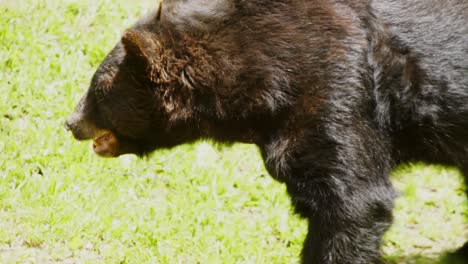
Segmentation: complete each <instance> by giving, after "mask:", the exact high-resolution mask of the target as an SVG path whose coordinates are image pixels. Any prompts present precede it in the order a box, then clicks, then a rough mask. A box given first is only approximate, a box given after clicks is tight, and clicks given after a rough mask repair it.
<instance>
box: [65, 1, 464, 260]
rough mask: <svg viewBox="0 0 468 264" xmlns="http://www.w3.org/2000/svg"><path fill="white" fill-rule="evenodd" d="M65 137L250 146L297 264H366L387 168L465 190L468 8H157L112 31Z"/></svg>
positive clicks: (373, 254) (98, 143)
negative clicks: (293, 241)
mask: <svg viewBox="0 0 468 264" xmlns="http://www.w3.org/2000/svg"><path fill="white" fill-rule="evenodd" d="M65 126H66V127H67V128H68V129H69V130H71V131H72V132H73V135H74V137H75V138H77V139H79V140H88V139H93V142H94V144H93V148H94V151H95V152H96V153H97V154H98V155H100V156H108V157H115V156H118V155H121V154H125V153H134V154H137V155H145V154H148V153H150V152H152V151H154V150H156V149H160V148H170V147H172V146H175V145H178V144H182V143H186V142H193V141H195V140H197V139H200V138H211V139H214V140H217V141H219V142H236V141H239V142H247V143H252V144H256V145H257V146H258V147H259V148H260V150H261V153H262V156H263V159H264V162H265V166H266V168H267V170H268V171H269V173H270V174H271V175H272V176H273V177H274V178H275V179H276V180H278V181H280V182H283V183H285V184H286V186H287V191H288V193H289V195H290V196H291V200H292V205H293V206H294V208H295V211H296V212H297V213H298V214H299V215H301V216H302V217H304V218H306V219H307V220H308V221H309V233H308V235H307V238H306V240H305V242H304V247H303V251H302V262H303V263H316V264H332V263H334V264H369V263H380V262H381V261H382V260H381V258H380V257H381V256H380V254H379V247H380V244H381V237H382V235H383V234H384V232H385V231H386V230H387V229H388V227H389V226H390V224H391V222H392V208H393V200H394V197H395V192H394V189H393V188H392V185H391V183H390V181H389V173H390V171H391V170H392V168H394V167H395V166H396V165H398V164H401V163H404V162H412V161H422V162H427V163H437V164H444V165H451V166H456V167H458V168H459V169H460V170H461V172H462V173H463V174H464V176H465V178H466V177H467V176H468V2H467V1H466V0H451V1H442V0H414V1H406V0H347V1H344V0H218V1H212V0H179V1H177V0H172V1H165V2H164V3H163V4H162V5H161V6H160V7H159V9H158V10H157V11H156V12H154V13H152V14H151V15H149V16H147V17H145V18H143V19H141V20H140V21H139V22H138V23H137V24H135V25H134V26H133V27H131V28H130V29H128V30H127V31H125V33H124V34H123V36H122V39H121V41H120V42H119V43H118V44H117V45H116V46H115V48H114V49H113V50H112V51H111V52H110V54H109V55H108V56H107V57H106V58H105V60H104V61H103V63H102V64H101V65H100V67H99V68H98V70H97V71H96V73H95V75H94V77H93V79H92V81H91V86H90V88H89V90H88V92H87V93H86V94H85V96H84V97H83V99H82V100H81V101H80V103H79V105H78V106H77V107H76V110H75V112H74V113H73V114H72V115H71V116H70V118H69V119H68V120H67V122H66V124H65ZM467 251H468V245H467V244H466V245H465V246H463V248H461V249H460V250H459V251H458V256H459V257H460V258H461V259H462V261H463V260H464V259H468V258H467V255H468V254H467ZM464 263H468V260H467V262H464Z"/></svg>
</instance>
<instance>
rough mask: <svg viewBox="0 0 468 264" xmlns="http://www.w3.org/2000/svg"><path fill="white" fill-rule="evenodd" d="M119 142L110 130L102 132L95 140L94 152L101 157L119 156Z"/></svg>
mask: <svg viewBox="0 0 468 264" xmlns="http://www.w3.org/2000/svg"><path fill="white" fill-rule="evenodd" d="M118 148H119V141H118V140H117V137H116V136H115V135H114V133H112V132H111V131H109V130H103V131H100V133H99V134H98V136H96V137H95V138H93V151H94V152H95V153H96V154H97V155H99V156H101V157H116V156H118Z"/></svg>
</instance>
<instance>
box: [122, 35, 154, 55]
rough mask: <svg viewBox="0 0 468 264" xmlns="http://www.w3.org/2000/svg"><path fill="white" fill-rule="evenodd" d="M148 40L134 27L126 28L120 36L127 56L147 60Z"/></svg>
mask: <svg viewBox="0 0 468 264" xmlns="http://www.w3.org/2000/svg"><path fill="white" fill-rule="evenodd" d="M147 42H148V41H147V40H146V39H145V36H144V34H143V33H142V32H139V31H137V30H134V29H129V30H127V31H126V32H125V33H124V34H123V36H122V44H123V46H124V48H125V51H126V53H127V56H131V57H133V58H137V59H140V60H144V61H145V62H146V61H148V59H149V58H148V55H149V54H148V53H147V48H148V47H147V46H148V43H147Z"/></svg>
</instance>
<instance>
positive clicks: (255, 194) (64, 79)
mask: <svg viewBox="0 0 468 264" xmlns="http://www.w3.org/2000/svg"><path fill="white" fill-rule="evenodd" d="M154 2H156V1H150V0H145V1H138V2H135V1H130V0H122V1H110V0H100V1H90V0H88V1H78V0H66V1H58V0H56V1H52V0H39V1H32V0H25V1H14V0H10V1H0V18H1V21H2V23H0V263H171V264H172V263H297V262H298V255H299V252H300V248H301V243H302V239H303V237H304V234H305V231H306V225H305V222H303V221H302V220H299V219H298V218H297V217H296V216H294V215H292V213H291V208H290V206H289V201H288V198H287V196H286V194H285V190H284V186H283V185H281V184H278V183H276V182H274V181H273V180H272V179H271V178H270V177H269V176H268V174H267V173H266V172H265V170H264V168H263V165H262V162H261V160H260V157H259V155H258V151H257V149H256V148H254V147H253V146H248V145H235V146H233V147H228V146H216V145H212V144H210V143H206V142H201V143H197V144H195V145H186V146H181V147H178V148H176V149H174V150H170V151H160V152H157V153H155V154H154V155H153V156H151V157H150V158H148V159H143V160H139V159H136V158H135V157H133V156H124V157H121V158H118V159H99V158H97V157H96V156H95V155H94V154H93V153H92V152H91V151H90V147H89V145H88V144H86V143H80V142H76V141H74V140H73V139H72V138H71V136H70V135H69V134H68V133H66V131H65V130H64V129H63V125H62V124H63V122H64V120H65V118H66V116H67V115H68V114H69V113H70V112H71V111H72V109H73V106H74V105H75V104H76V103H77V101H78V99H79V97H80V96H81V94H82V93H83V92H84V91H85V89H86V88H87V84H88V82H89V79H90V77H91V75H92V73H93V71H94V69H95V68H96V67H97V65H98V64H99V62H100V61H101V60H102V58H103V57H104V56H105V54H106V53H107V52H108V51H109V49H110V48H111V47H112V46H113V45H114V44H115V43H116V41H118V39H119V36H120V34H121V32H122V31H123V29H124V28H126V27H127V26H129V25H131V24H132V23H133V22H134V21H135V20H136V18H137V17H138V16H140V15H141V14H143V13H145V12H147V11H148V10H149V9H150V8H151V7H152V5H155V3H154ZM394 179H395V185H396V186H397V187H398V189H399V190H401V192H402V197H401V198H400V199H399V200H398V203H397V208H396V211H395V215H396V223H395V226H394V227H393V228H392V230H391V231H390V232H389V233H388V234H387V236H386V240H385V247H384V252H385V253H386V255H388V256H389V259H392V260H395V261H396V263H416V262H415V261H416V260H417V259H421V262H420V263H433V262H430V261H434V260H433V259H434V258H437V257H438V256H439V255H440V254H442V253H444V252H445V251H447V250H453V249H455V248H456V247H458V246H460V245H461V244H462V243H463V241H464V240H465V239H466V238H467V227H466V225H465V217H466V212H467V208H466V201H465V200H464V199H465V198H464V196H463V192H464V190H463V189H462V184H461V178H460V177H459V175H458V173H457V172H456V171H454V170H448V169H443V168H439V167H423V166H417V167H415V168H409V169H402V170H400V171H399V172H398V173H397V175H396V177H395V178H394ZM418 256H422V257H421V258H419V257H418ZM424 259H426V260H424ZM428 261H429V262H428Z"/></svg>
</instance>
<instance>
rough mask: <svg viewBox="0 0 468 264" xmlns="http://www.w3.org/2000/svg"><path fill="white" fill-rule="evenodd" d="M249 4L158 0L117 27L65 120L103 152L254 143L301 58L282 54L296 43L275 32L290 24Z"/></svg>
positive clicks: (263, 134) (289, 91) (277, 110)
mask: <svg viewBox="0 0 468 264" xmlns="http://www.w3.org/2000/svg"><path fill="white" fill-rule="evenodd" d="M235 3H239V6H237V5H235ZM248 5H250V4H249V2H243V1H242V2H237V1H211V0H193V1H165V6H164V8H163V7H162V6H160V8H159V9H158V11H157V12H155V13H154V14H152V15H150V16H148V17H146V18H144V19H142V20H140V21H139V22H138V23H137V24H136V25H134V26H133V27H131V28H130V29H128V30H127V31H126V32H125V33H124V34H123V36H122V38H121V40H120V41H119V43H118V44H117V45H116V46H115V47H114V49H113V50H112V51H111V52H110V53H109V55H108V56H107V57H106V58H105V59H104V61H103V62H102V64H101V65H100V66H99V68H98V70H97V71H96V73H95V74H94V76H93V78H92V81H91V85H90V87H89V89H88V91H87V92H86V94H85V95H84V96H83V98H82V99H81V101H80V103H79V104H78V106H77V107H76V109H75V111H74V113H73V114H72V115H71V116H70V117H69V118H68V120H67V121H66V123H65V127H66V128H67V129H69V130H71V131H72V132H73V135H74V137H75V138H76V139H78V140H90V139H92V140H93V149H94V151H95V152H96V153H97V154H98V155H100V156H104V157H115V156H119V155H121V154H125V153H134V154H137V155H144V154H147V153H149V152H151V151H153V150H156V149H158V148H167V147H172V146H175V145H178V144H181V143H186V142H190V141H193V140H196V139H198V138H201V137H203V138H212V139H215V140H217V141H221V142H234V141H241V142H246V143H256V144H258V143H259V142H261V141H263V140H264V139H263V138H267V137H268V133H269V131H271V130H272V128H271V127H272V126H275V125H276V124H281V123H280V122H274V121H273V120H274V119H277V118H282V117H281V116H282V113H285V112H286V111H287V110H288V108H289V107H290V106H291V105H292V104H293V102H294V100H295V99H294V98H295V97H296V96H295V95H294V94H295V93H296V92H295V90H294V89H293V88H292V86H293V85H295V84H294V83H293V81H292V80H293V78H292V76H293V75H297V74H302V72H301V71H300V70H299V69H300V67H302V65H303V63H302V62H301V60H300V54H299V53H297V52H289V51H288V52H284V50H291V44H292V43H296V42H294V41H292V40H291V41H286V40H284V39H283V37H284V36H291V34H290V31H291V28H293V27H291V26H289V25H288V24H285V25H283V24H282V23H279V21H280V18H276V19H278V22H274V21H273V22H272V21H271V19H269V20H267V21H263V22H262V23H259V22H258V21H259V19H260V18H262V17H264V16H263V15H262V14H256V13H252V12H247V11H246V10H247V9H248V8H247V7H248ZM280 7H282V6H279V7H278V8H280ZM262 8H263V7H262ZM262 10H263V9H262ZM264 12H266V13H268V12H270V9H269V8H265V10H264ZM281 21H282V20H281ZM265 23H266V24H268V25H270V26H271V27H272V28H271V29H265ZM253 26H256V27H257V28H256V29H253V28H252V27H253ZM256 32H263V33H262V34H258V33H256ZM279 36H281V37H279ZM273 40H275V41H276V42H274V41H273ZM292 50H295V49H292ZM304 74H307V73H304ZM295 79H299V78H295ZM305 80H306V82H309V81H308V79H307V78H306V79H305ZM295 86H297V87H299V85H295Z"/></svg>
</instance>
